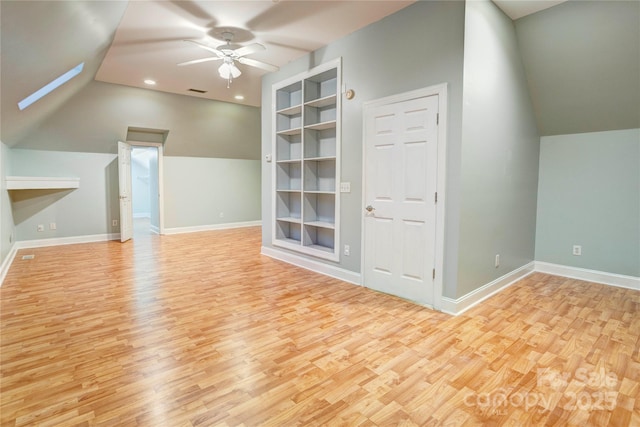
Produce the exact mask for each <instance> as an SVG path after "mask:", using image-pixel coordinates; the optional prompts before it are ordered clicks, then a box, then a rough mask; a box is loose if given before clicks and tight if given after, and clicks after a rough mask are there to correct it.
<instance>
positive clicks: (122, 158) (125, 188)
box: [118, 141, 133, 242]
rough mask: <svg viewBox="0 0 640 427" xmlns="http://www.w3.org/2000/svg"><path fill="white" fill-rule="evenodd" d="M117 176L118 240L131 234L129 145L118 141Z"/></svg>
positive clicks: (123, 240)
mask: <svg viewBox="0 0 640 427" xmlns="http://www.w3.org/2000/svg"><path fill="white" fill-rule="evenodd" d="M118 178H119V181H118V182H119V191H118V193H119V196H120V241H121V242H126V241H127V240H129V239H131V237H132V236H133V205H132V203H131V145H129V144H127V143H126V142H121V141H119V142H118Z"/></svg>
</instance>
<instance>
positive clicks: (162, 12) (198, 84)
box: [95, 0, 564, 106]
mask: <svg viewBox="0 0 640 427" xmlns="http://www.w3.org/2000/svg"><path fill="white" fill-rule="evenodd" d="M414 1H415V0H410V1H398V0H394V1H381V0H373V1H353V0H340V1H327V0H324V1H300V0H259V1H237V0H236V1H184V0H182V1H181V0H174V1H166V0H165V1H130V2H129V5H128V6H127V9H126V11H125V14H124V16H123V18H122V21H121V22H120V25H119V26H118V29H117V31H116V34H115V38H114V40H113V43H112V44H111V47H110V48H109V50H108V52H107V54H106V56H105V58H104V60H103V61H102V64H101V66H100V68H99V70H98V72H97V74H96V77H95V79H96V80H98V81H103V82H107V83H115V84H121V85H127V86H134V87H141V88H147V89H153V90H160V91H164V92H170V93H177V94H184V95H191V96H196V97H200V98H207V99H216V100H221V101H228V102H237V103H242V104H246V105H252V106H259V105H260V85H261V76H262V75H263V74H264V73H265V71H262V70H260V69H257V68H253V67H249V66H246V65H241V64H239V65H238V66H239V68H240V69H241V70H242V76H240V77H239V78H237V79H235V80H234V81H233V82H232V84H231V87H230V88H227V82H226V80H224V79H222V78H220V77H219V76H218V73H217V69H218V67H219V65H220V62H217V61H212V62H203V63H199V64H193V65H189V66H184V67H178V66H177V65H176V64H178V63H181V62H185V61H190V60H194V59H202V58H208V57H211V56H213V55H214V54H213V53H211V52H207V51H206V50H204V49H201V48H199V47H198V46H195V45H194V44H191V43H187V42H185V40H195V41H198V42H201V43H204V44H206V45H209V46H212V47H217V46H220V45H222V44H224V42H223V41H221V39H222V37H221V33H222V32H223V31H225V30H229V29H230V30H231V31H232V32H234V33H235V39H234V44H238V45H246V44H251V43H260V44H262V45H264V46H265V47H266V50H265V51H262V52H258V53H254V54H251V55H249V56H248V57H249V58H252V59H256V60H259V61H263V62H267V63H270V64H273V65H276V66H282V65H285V64H287V63H288V62H291V61H293V60H295V59H297V58H299V57H301V56H303V55H305V54H306V53H309V52H312V51H314V50H316V49H318V48H320V47H322V46H325V45H327V44H329V43H331V42H332V41H335V40H337V39H339V38H341V37H343V36H346V35H347V34H350V33H352V32H354V31H356V30H358V29H360V28H363V27H365V26H367V25H369V24H371V23H373V22H375V21H378V20H380V19H382V18H384V17H385V16H387V15H390V14H392V13H394V12H397V11H398V10H400V9H402V8H404V7H406V6H408V5H410V4H411V3H413V2H414ZM562 1H564V0H553V1H551V0H549V1H545V0H535V1H528V0H494V2H495V3H496V4H497V5H498V7H500V8H501V9H502V10H503V11H504V12H505V13H506V14H507V15H509V16H510V17H511V18H512V19H517V18H520V17H522V16H524V15H527V14H531V13H534V12H537V11H539V10H542V9H546V8H548V7H551V6H554V5H556V4H558V3H561V2H562ZM145 79H152V80H155V81H156V82H157V84H156V85H155V86H148V85H145V83H144V80H145ZM189 89H197V90H203V91H206V93H205V94H198V93H195V92H192V91H189ZM237 95H242V96H244V100H243V101H238V100H237V99H235V96H237Z"/></svg>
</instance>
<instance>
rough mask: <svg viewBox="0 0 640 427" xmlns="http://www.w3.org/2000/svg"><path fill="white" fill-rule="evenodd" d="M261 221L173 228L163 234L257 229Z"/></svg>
mask: <svg viewBox="0 0 640 427" xmlns="http://www.w3.org/2000/svg"><path fill="white" fill-rule="evenodd" d="M261 225H262V221H244V222H229V223H226V224H211V225H196V226H193V227H173V228H166V227H165V229H164V234H182V233H197V232H200V231H213V230H228V229H230V228H243V227H257V226H261Z"/></svg>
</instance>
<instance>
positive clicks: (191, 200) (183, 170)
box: [164, 157, 260, 228]
mask: <svg viewBox="0 0 640 427" xmlns="http://www.w3.org/2000/svg"><path fill="white" fill-rule="evenodd" d="M164 209H165V220H164V226H165V228H176V227H194V226H206V225H215V224H227V223H232V222H243V221H259V220H260V161H258V160H239V159H207V158H196V157H165V158H164ZM220 213H223V214H224V217H221V216H220Z"/></svg>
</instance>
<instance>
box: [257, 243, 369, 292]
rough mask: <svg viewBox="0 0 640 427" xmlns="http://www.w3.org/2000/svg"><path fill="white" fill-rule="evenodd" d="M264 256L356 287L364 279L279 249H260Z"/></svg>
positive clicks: (347, 271)
mask: <svg viewBox="0 0 640 427" xmlns="http://www.w3.org/2000/svg"><path fill="white" fill-rule="evenodd" d="M260 253H261V254H262V255H266V256H268V257H270V258H274V259H277V260H280V261H284V262H286V263H289V264H292V265H295V266H297V267H301V268H304V269H307V270H311V271H313V272H316V273H320V274H324V275H325V276H330V277H333V278H334V279H340V280H342V281H345V282H349V283H352V284H354V285H361V284H362V277H361V275H360V273H355V272H353V271H349V270H345V269H344V268H340V267H336V266H333V265H329V264H324V263H322V262H318V261H313V260H310V259H308V258H304V257H301V256H298V255H294V254H291V253H288V252H284V251H280V250H278V249H274V248H269V247H266V246H263V247H262V248H261V249H260Z"/></svg>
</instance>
